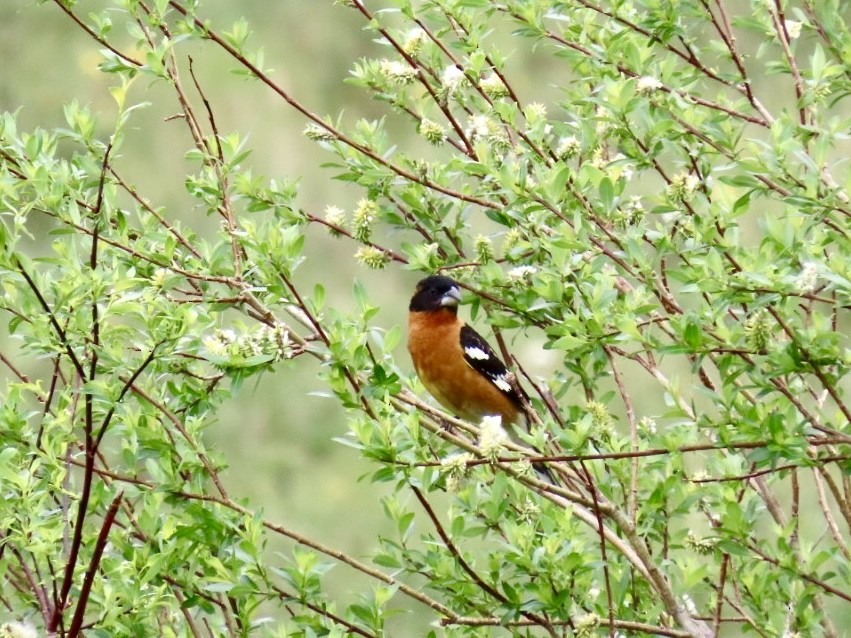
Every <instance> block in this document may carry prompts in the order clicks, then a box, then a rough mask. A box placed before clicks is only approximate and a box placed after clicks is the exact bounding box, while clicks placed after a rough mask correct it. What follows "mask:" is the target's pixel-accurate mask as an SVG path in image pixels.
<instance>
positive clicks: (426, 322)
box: [408, 309, 519, 425]
mask: <svg viewBox="0 0 851 638" xmlns="http://www.w3.org/2000/svg"><path fill="white" fill-rule="evenodd" d="M461 326H463V323H462V322H460V321H458V319H457V317H456V316H455V314H454V313H452V312H451V311H450V310H446V309H445V310H440V311H437V312H412V313H411V314H410V316H409V320H408V351H409V352H410V353H411V359H412V361H413V362H414V368H415V369H416V371H417V375H418V376H419V378H420V381H422V383H423V385H424V386H425V387H426V389H427V390H428V391H429V392H430V393H431V395H432V396H433V397H434V398H435V399H437V401H438V402H439V403H440V404H441V405H442V406H443V407H445V408H446V409H447V410H448V411H450V412H452V413H453V414H455V415H457V416H459V417H461V418H463V419H465V420H467V421H471V422H473V423H478V422H479V421H481V419H482V417H485V416H489V415H499V416H501V417H502V420H503V423H504V424H506V425H508V424H510V423H515V422H516V421H517V419H518V416H519V411H518V409H517V407H516V406H515V405H514V403H512V402H511V400H510V399H509V398H508V397H507V396H506V395H505V394H503V393H502V392H501V391H500V390H499V389H498V388H497V387H496V386H494V385H493V383H491V382H490V381H489V380H488V379H487V378H486V377H484V376H482V375H481V374H479V373H478V372H477V371H476V370H474V369H473V368H472V367H471V366H470V365H469V364H468V363H467V362H466V361H465V360H464V352H463V350H462V348H461V339H460V333H461Z"/></svg>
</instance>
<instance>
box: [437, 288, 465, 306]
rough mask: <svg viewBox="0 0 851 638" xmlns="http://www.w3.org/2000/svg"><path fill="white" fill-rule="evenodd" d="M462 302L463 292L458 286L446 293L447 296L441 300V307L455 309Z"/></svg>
mask: <svg viewBox="0 0 851 638" xmlns="http://www.w3.org/2000/svg"><path fill="white" fill-rule="evenodd" d="M460 301H461V291H460V290H458V288H457V287H456V286H452V288H450V289H449V290H447V291H446V294H445V295H443V296H442V297H441V298H440V305H441V306H446V307H449V308H454V307H455V306H457V305H458V303H459V302H460Z"/></svg>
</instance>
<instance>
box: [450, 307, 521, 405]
mask: <svg viewBox="0 0 851 638" xmlns="http://www.w3.org/2000/svg"><path fill="white" fill-rule="evenodd" d="M461 349H462V350H463V351H464V361H466V362H467V364H468V365H469V366H470V367H471V368H473V369H474V370H475V371H476V372H478V373H479V374H481V375H482V376H483V377H486V378H487V379H488V381H490V382H491V383H493V384H494V385H495V386H496V387H497V388H499V390H500V391H501V392H502V393H503V394H505V395H506V396H507V397H508V398H509V399H511V400H512V401H513V402H514V403H516V404H517V405H520V404H521V401H520V397H519V396H518V395H517V391H516V390H515V389H514V386H512V385H511V382H510V381H509V378H510V377H509V375H510V374H511V373H510V372H509V371H508V368H506V367H505V364H504V363H503V362H502V361H500V359H499V357H498V356H497V354H496V353H495V352H494V351H493V348H491V347H490V345H489V344H488V342H487V341H485V340H484V338H483V337H482V336H481V335H480V334H479V333H478V332H476V331H475V330H473V329H472V328H471V327H470V326H468V325H466V324H465V325H464V326H463V327H462V328H461Z"/></svg>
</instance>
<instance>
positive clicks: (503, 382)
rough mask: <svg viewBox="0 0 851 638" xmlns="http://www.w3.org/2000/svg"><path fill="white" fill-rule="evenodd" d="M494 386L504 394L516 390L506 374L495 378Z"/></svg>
mask: <svg viewBox="0 0 851 638" xmlns="http://www.w3.org/2000/svg"><path fill="white" fill-rule="evenodd" d="M493 384H494V385H495V386H496V387H497V388H499V389H500V390H502V391H503V392H512V391H513V390H514V388H512V387H511V384H510V383H509V382H508V379H507V378H506V376H505V375H504V374H501V375H499V376H498V377H494V378H493Z"/></svg>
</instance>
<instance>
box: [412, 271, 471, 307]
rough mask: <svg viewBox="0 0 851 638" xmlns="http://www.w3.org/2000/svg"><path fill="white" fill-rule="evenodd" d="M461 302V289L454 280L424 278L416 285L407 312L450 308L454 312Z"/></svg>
mask: <svg viewBox="0 0 851 638" xmlns="http://www.w3.org/2000/svg"><path fill="white" fill-rule="evenodd" d="M459 301H461V289H460V288H459V287H458V284H457V283H455V280H454V279H451V278H449V277H444V276H443V275H432V276H431V277H426V278H425V279H423V280H422V281H420V282H419V283H418V284H417V287H416V289H415V290H414V296H413V297H411V305H410V306H408V310H412V311H414V312H423V311H429V310H439V309H440V308H450V309H452V310H455V308H457V307H458V302H459Z"/></svg>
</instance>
